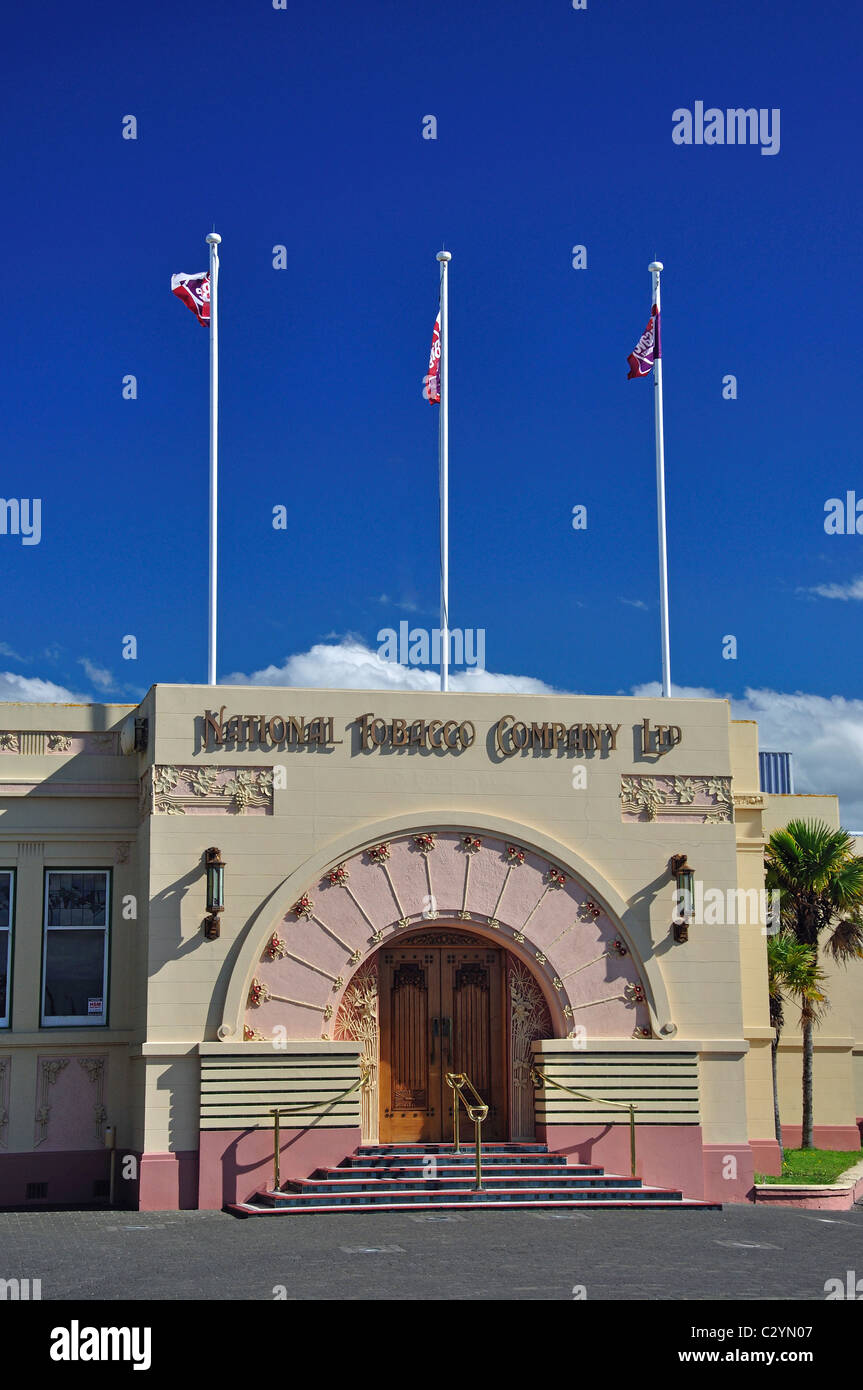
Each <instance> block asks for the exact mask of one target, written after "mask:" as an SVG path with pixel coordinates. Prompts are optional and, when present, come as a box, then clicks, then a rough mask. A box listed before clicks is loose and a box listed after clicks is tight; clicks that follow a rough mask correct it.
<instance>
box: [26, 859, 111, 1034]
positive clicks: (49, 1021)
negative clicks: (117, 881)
mask: <svg viewBox="0 0 863 1390" xmlns="http://www.w3.org/2000/svg"><path fill="white" fill-rule="evenodd" d="M52 874H80V875H82V876H83V875H84V874H92V875H94V876H95V875H97V874H101V875H102V876H103V878H104V879H105V924H104V926H98V925H95V924H94V925H93V926H81V925H78V926H49V924H48V885H49V881H50V879H51V875H52ZM43 896H44V906H43V911H42V1000H41V1012H40V1026H41V1027H42V1028H104V1027H105V1026H106V1024H107V1022H108V959H109V952H110V935H109V934H110V930H111V871H110V869H82V868H74V869H68V868H63V869H46V870H45V881H44V888H43ZM62 931H91V932H99V931H100V932H102V934H103V943H104V946H103V951H102V1012H101V1014H46V1012H45V991H46V988H47V985H48V933H49V932H62Z"/></svg>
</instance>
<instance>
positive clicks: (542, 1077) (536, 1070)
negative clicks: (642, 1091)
mask: <svg viewBox="0 0 863 1390" xmlns="http://www.w3.org/2000/svg"><path fill="white" fill-rule="evenodd" d="M530 1079H531V1081H532V1082H533V1084H534V1085H536V1084H537V1082H541V1083H542V1084H543V1085H544V1086H556V1087H557V1089H558V1090H559V1091H566V1093H567V1095H570V1096H575V1097H576V1098H577V1099H578V1100H589V1101H594V1102H596V1103H598V1104H599V1105H612V1106H614V1108H615V1109H616V1110H628V1111H629V1161H630V1171H631V1175H632V1177H635V1112H636V1110H637V1109H638V1106H637V1105H633V1103H632V1101H620V1100H609V1099H608V1098H607V1097H606V1096H589V1095H587V1093H586V1092H585V1091H574V1090H573V1089H572V1087H571V1086H564V1085H562V1083H561V1082H560V1081H555V1079H554V1077H553V1076H547V1075H546V1073H545V1072H544V1071H542V1070H541V1068H540V1067H538V1066H537V1065H536V1064H535V1063H534V1065H533V1066H532V1067H531V1069H530Z"/></svg>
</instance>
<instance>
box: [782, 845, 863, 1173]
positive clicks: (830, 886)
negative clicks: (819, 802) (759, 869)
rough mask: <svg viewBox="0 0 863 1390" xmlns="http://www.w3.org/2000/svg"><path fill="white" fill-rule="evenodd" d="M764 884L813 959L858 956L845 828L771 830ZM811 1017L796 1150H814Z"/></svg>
mask: <svg viewBox="0 0 863 1390" xmlns="http://www.w3.org/2000/svg"><path fill="white" fill-rule="evenodd" d="M765 867H766V882H767V887H768V888H769V889H778V890H779V893H780V900H779V902H780V923H781V926H782V929H783V930H785V931H788V932H790V933H791V934H792V935H793V936H794V937H795V939H796V940H797V941H799V942H800V943H801V945H803V946H809V947H810V948H812V950H813V951H814V952H815V961H816V963H817V960H818V949H819V945H820V944H821V937H822V935H823V936H824V941H823V949H824V950H826V952H827V954H828V955H829V956H831V957H832V958H833V960H834V961H837V962H838V963H839V964H841V965H847V964H848V962H849V961H850V960H853V959H855V958H858V957H863V858H861V857H860V856H858V855H856V854H855V853H854V841H853V840H852V838H851V836H850V835H849V834H848V833H847V831H845V830H833V829H831V827H830V826H829V825H825V824H824V822H823V821H803V820H795V821H791V822H790V823H789V824H788V825H786V826H785V828H784V830H774V832H773V834H772V835H771V836H770V839H769V841H768V843H767V847H766V850H765ZM814 1026H815V1019H814V1018H813V1017H810V1016H808V1011H807V1012H805V1013H804V1015H803V1017H802V1018H801V1032H802V1034H803V1132H802V1135H801V1140H800V1143H801V1148H804V1149H812V1148H814V1147H815V1144H814V1140H813V1134H812V1128H813V1122H812V1113H813V1111H812V1100H813V1097H812V1060H813V1050H814V1041H813V1029H814Z"/></svg>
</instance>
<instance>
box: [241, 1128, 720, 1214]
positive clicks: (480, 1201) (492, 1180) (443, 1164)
mask: <svg viewBox="0 0 863 1390" xmlns="http://www.w3.org/2000/svg"><path fill="white" fill-rule="evenodd" d="M482 1187H483V1190H482V1191H481V1192H477V1191H475V1189H474V1154H473V1150H472V1149H468V1148H463V1149H462V1151H461V1152H460V1153H455V1152H454V1151H453V1146H452V1144H362V1145H361V1146H360V1147H359V1148H358V1149H357V1150H356V1152H355V1153H353V1154H351V1156H350V1157H349V1158H346V1159H345V1161H344V1163H343V1164H341V1165H340V1166H339V1167H338V1168H317V1169H316V1170H315V1172H314V1173H313V1174H312V1176H311V1177H310V1178H303V1179H301V1180H300V1181H291V1182H286V1183H284V1184H283V1185H282V1188H281V1190H280V1191H278V1192H265V1191H261V1192H257V1193H256V1194H255V1196H254V1197H253V1198H251V1199H250V1200H249V1201H247V1202H234V1203H231V1205H230V1206H229V1207H228V1210H229V1211H232V1212H234V1213H235V1214H236V1215H238V1216H294V1215H296V1214H297V1213H298V1212H325V1211H326V1212H330V1211H399V1210H401V1209H402V1208H407V1209H409V1210H410V1211H439V1210H451V1209H453V1208H461V1209H463V1208H465V1207H467V1206H469V1207H471V1208H472V1209H476V1208H482V1209H485V1208H488V1207H492V1208H497V1207H512V1206H519V1207H527V1208H534V1207H543V1208H545V1207H577V1208H586V1207H596V1206H602V1207H603V1208H606V1207H638V1208H643V1207H663V1208H668V1207H674V1208H683V1207H685V1208H686V1209H691V1208H693V1207H695V1208H697V1209H698V1210H700V1211H705V1210H710V1211H720V1210H721V1206H720V1204H719V1203H718V1202H702V1201H694V1200H691V1199H689V1198H686V1197H684V1196H683V1195H682V1194H681V1193H680V1192H676V1191H671V1190H669V1189H668V1188H663V1187H645V1186H644V1184H643V1183H642V1181H641V1179H640V1178H622V1177H615V1176H614V1175H613V1174H607V1173H606V1172H605V1170H604V1169H603V1168H594V1167H590V1166H587V1165H585V1164H573V1163H568V1162H567V1159H566V1155H565V1154H551V1153H549V1152H548V1146H547V1145H546V1144H516V1143H513V1144H483V1146H482Z"/></svg>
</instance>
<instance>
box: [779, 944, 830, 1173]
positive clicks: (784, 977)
mask: <svg viewBox="0 0 863 1390" xmlns="http://www.w3.org/2000/svg"><path fill="white" fill-rule="evenodd" d="M767 972H768V980H769V987H770V1023H771V1026H772V1028H773V1030H774V1034H773V1041H772V1043H771V1044H770V1062H771V1068H772V1072H773V1125H774V1129H775V1131H776V1142H777V1144H778V1145H779V1161H780V1163H784V1161H785V1152H784V1149H783V1147H782V1122H781V1120H780V1118H779V1086H778V1084H777V1077H776V1058H777V1054H778V1052H779V1039H780V1037H781V1036H782V1029H783V1028H784V1026H785V1012H784V1005H785V999H786V997H788V998H791V999H793V1000H794V1001H795V1003H796V1004H798V1005H799V1007H800V1020H801V1025H802V1023H803V1022H804V1021H805V1020H809V1021H811V1022H813V1023H814V1022H816V1021H817V1019H818V1017H819V1014H820V1009H819V1005H821V1004H823V1003H824V1002H825V1001H824V995H823V994H822V993H821V990H820V985H821V983H822V981H823V980H824V971H823V970H822V969H821V967H820V966H819V964H818V961H817V959H816V955H815V950H814V948H813V947H812V946H804V945H803V944H802V942H800V941H797V940H796V938H795V937H794V936H792V934H791V932H788V931H780V932H778V933H777V934H776V935H775V936H769V937H768V938H767Z"/></svg>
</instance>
